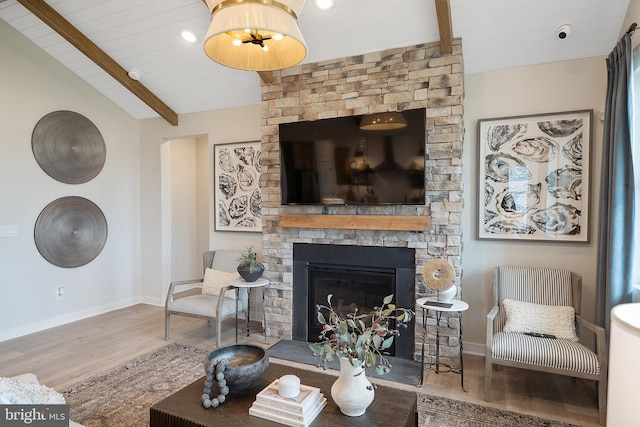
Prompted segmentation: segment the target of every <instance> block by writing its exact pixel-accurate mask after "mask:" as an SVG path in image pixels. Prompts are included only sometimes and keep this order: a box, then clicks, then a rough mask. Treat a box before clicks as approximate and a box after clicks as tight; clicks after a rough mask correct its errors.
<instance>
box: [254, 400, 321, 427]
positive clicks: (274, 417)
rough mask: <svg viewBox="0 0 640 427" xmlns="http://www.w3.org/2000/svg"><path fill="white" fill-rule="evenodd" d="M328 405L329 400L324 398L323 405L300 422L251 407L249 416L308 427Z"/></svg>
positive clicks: (294, 426)
mask: <svg viewBox="0 0 640 427" xmlns="http://www.w3.org/2000/svg"><path fill="white" fill-rule="evenodd" d="M326 405H327V398H326V397H323V398H322V399H321V404H319V405H317V406H316V409H315V410H314V411H311V412H310V413H309V414H308V415H305V416H304V420H303V421H298V420H294V419H292V418H287V417H283V416H279V415H276V414H275V413H271V412H266V411H263V410H261V409H258V408H254V407H253V406H251V408H249V414H250V415H253V416H254V417H259V418H263V419H265V420H270V421H275V422H277V423H280V424H284V425H287V426H291V427H308V426H309V424H311V423H312V422H313V420H315V418H316V417H317V416H318V414H319V413H320V411H322V409H323V408H324V407H325V406H326Z"/></svg>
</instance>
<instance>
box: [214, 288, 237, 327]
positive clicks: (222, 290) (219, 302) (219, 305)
mask: <svg viewBox="0 0 640 427" xmlns="http://www.w3.org/2000/svg"><path fill="white" fill-rule="evenodd" d="M237 290H238V288H236V287H235V286H224V287H222V288H221V289H220V294H219V296H218V308H217V310H216V318H218V319H220V313H222V304H223V303H224V295H225V294H226V293H227V292H228V291H232V292H236V291H237ZM238 297H239V296H238V294H237V293H236V301H237V300H238ZM237 307H238V306H237V305H236V309H237Z"/></svg>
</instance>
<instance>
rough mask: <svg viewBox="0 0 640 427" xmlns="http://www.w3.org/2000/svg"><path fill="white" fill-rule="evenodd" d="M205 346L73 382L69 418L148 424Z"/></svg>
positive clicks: (487, 418) (540, 422) (422, 412)
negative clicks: (152, 410)
mask: <svg viewBox="0 0 640 427" xmlns="http://www.w3.org/2000/svg"><path fill="white" fill-rule="evenodd" d="M209 351H210V350H203V349H198V348H195V347H191V346H187V345H182V344H177V343H173V344H169V345H167V346H165V347H162V348H160V349H158V350H156V351H152V352H150V353H147V354H144V355H142V356H140V357H137V358H135V359H133V360H131V361H129V362H127V363H124V364H122V365H120V366H117V367H115V368H113V369H110V370H108V371H106V372H104V373H102V374H98V375H96V376H94V377H91V378H89V379H87V380H85V381H82V382H80V383H77V384H74V385H72V386H71V387H69V388H67V389H65V390H63V391H62V394H63V395H64V397H65V399H66V401H67V403H68V404H69V406H70V411H71V413H70V417H71V419H72V420H74V421H76V422H78V423H81V424H84V425H85V426H87V427H97V426H100V427H143V426H148V425H149V408H150V407H151V406H153V405H154V404H155V403H157V402H159V401H160V400H162V399H164V398H165V397H167V396H169V395H171V394H172V393H174V392H176V391H177V390H179V389H181V388H183V387H185V386H187V385H189V384H191V383H192V382H193V381H195V380H197V379H198V378H200V377H202V376H203V375H204V367H203V361H204V358H205V357H206V355H207V354H208V353H209ZM418 412H419V415H418V422H419V425H420V426H428V427H441V426H443V427H445V426H446V427H450V426H455V427H466V426H474V427H484V426H492V427H501V426H505V427H506V426H509V427H511V426H519V427H520V426H522V427H531V426H540V427H541V426H548V427H570V426H571V425H570V424H565V423H560V422H555V421H551V420H547V419H542V418H538V417H531V416H527V415H523V414H518V413H515V412H510V411H503V410H499V409H494V408H489V407H486V406H481V405H475V404H472V403H465V402H459V401H456V400H451V399H446V398H441V397H436V396H430V395H427V394H422V393H419V394H418Z"/></svg>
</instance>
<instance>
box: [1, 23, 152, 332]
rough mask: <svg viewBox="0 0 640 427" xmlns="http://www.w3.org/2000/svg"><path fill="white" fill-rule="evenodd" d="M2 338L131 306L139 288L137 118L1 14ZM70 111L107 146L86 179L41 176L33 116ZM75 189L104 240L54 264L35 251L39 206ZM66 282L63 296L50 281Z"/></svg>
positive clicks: (34, 117)
mask: <svg viewBox="0 0 640 427" xmlns="http://www.w3.org/2000/svg"><path fill="white" fill-rule="evenodd" d="M0 58H2V59H1V60H0V62H1V65H0V225H15V226H18V229H19V235H18V236H17V237H2V238H0V289H1V290H2V297H1V298H0V340H5V339H9V338H12V337H16V336H20V335H24V334H27V333H30V332H34V331H37V330H41V329H46V328H49V327H52V326H56V325H58V324H62V323H66V322H68V321H71V320H76V319H79V318H83V317H88V316H91V315H95V314H97V313H100V312H104V311H109V310H112V309H114V308H118V307H122V306H126V305H129V304H131V303H133V302H135V301H137V298H138V297H139V295H140V286H139V283H140V281H139V276H140V270H139V265H140V228H139V218H140V205H139V193H140V177H139V170H138V166H139V157H140V154H139V149H138V147H139V145H138V139H139V136H138V129H139V127H138V126H139V123H138V121H137V120H135V119H133V118H132V117H131V116H129V115H128V114H126V113H125V112H123V111H122V110H121V109H120V108H118V107H117V106H116V105H114V104H113V103H112V102H111V101H109V100H108V99H107V98H105V97H104V96H102V95H101V94H99V93H98V92H97V91H95V90H94V89H93V88H91V87H89V86H88V85H87V84H86V83H85V82H84V81H83V80H81V79H80V78H78V77H77V76H76V75H75V74H73V73H70V72H69V71H68V70H67V69H66V68H64V67H62V66H61V65H60V64H59V63H58V62H57V61H56V60H54V59H53V58H51V57H50V56H49V55H47V54H45V53H44V52H42V50H41V49H39V48H38V47H36V46H35V45H34V44H33V43H32V42H31V41H29V40H27V39H25V38H24V37H23V36H22V35H20V34H19V33H18V32H17V31H15V30H14V29H13V28H11V27H10V26H9V25H8V24H6V23H5V22H4V21H2V20H0ZM57 110H71V111H75V112H77V113H80V114H82V115H84V116H85V117H87V118H88V119H89V120H91V121H92V122H93V123H94V124H95V125H96V126H97V128H98V129H99V130H100V133H101V134H102V137H103V138H104V141H105V145H106V162H105V165H104V168H103V169H102V171H101V172H100V174H99V175H98V176H97V177H96V178H94V179H93V180H91V181H89V182H87V183H84V184H79V185H70V184H64V183H62V182H59V181H56V180H54V179H53V178H51V177H49V176H48V175H47V174H46V173H45V172H44V171H43V170H42V169H41V168H40V167H39V166H38V164H37V163H36V161H35V159H34V157H33V153H32V151H31V132H32V130H33V128H34V126H35V125H36V123H37V122H38V120H40V118H42V117H43V116H44V115H46V114H48V113H50V112H52V111H57ZM64 196H81V197H85V198H87V199H89V200H91V201H93V202H94V203H96V204H97V205H98V206H99V207H100V209H102V211H103V212H104V215H105V217H106V220H107V224H108V237H107V241H106V244H105V247H104V249H103V250H102V252H101V253H100V254H99V255H98V257H97V258H96V259H95V260H93V261H92V262H90V263H89V264H87V265H84V266H82V267H78V268H61V267H57V266H54V265H52V264H50V263H49V262H47V261H46V260H45V259H44V258H43V257H42V256H40V254H39V252H38V250H37V248H36V246H35V243H34V239H33V229H34V225H35V221H36V219H37V217H38V215H39V214H40V212H41V211H42V209H43V208H44V207H45V206H46V205H47V204H49V203H50V202H52V201H53V200H55V199H57V198H60V197H64ZM58 287H64V289H65V293H64V298H63V299H62V300H59V301H57V300H56V288H58Z"/></svg>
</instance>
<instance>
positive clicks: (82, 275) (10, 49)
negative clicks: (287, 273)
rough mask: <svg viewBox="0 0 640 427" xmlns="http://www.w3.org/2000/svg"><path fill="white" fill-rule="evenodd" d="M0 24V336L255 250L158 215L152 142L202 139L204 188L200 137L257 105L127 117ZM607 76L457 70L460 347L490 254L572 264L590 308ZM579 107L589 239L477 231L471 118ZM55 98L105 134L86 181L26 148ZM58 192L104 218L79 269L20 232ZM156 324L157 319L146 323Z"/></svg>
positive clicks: (239, 127) (55, 106)
mask: <svg viewBox="0 0 640 427" xmlns="http://www.w3.org/2000/svg"><path fill="white" fill-rule="evenodd" d="M639 8H640V6H638V2H637V1H635V0H634V1H632V2H631V3H630V6H629V10H628V12H627V16H626V19H625V21H624V24H623V25H622V27H621V28H620V32H621V34H622V33H624V31H626V28H628V26H629V24H630V23H631V22H635V21H637V20H638V19H640V9H639ZM0 34H1V37H0V40H1V42H0V50H1V51H0V52H1V55H2V57H3V58H6V59H3V67H2V69H0V76H1V77H2V79H0V81H2V82H4V83H3V86H2V87H3V91H2V92H3V95H4V96H3V97H2V99H1V100H0V109H1V110H2V111H3V113H4V114H3V116H4V117H5V118H6V120H5V121H4V122H3V130H2V135H3V147H5V150H6V151H5V152H6V153H7V155H3V156H2V159H1V160H0V170H2V176H3V182H5V183H6V185H3V189H2V194H3V196H4V197H3V200H4V202H3V205H2V206H3V207H2V212H3V214H2V217H3V219H2V221H0V222H2V223H3V224H16V225H18V229H19V235H18V236H17V237H15V238H6V239H2V241H1V242H2V245H1V246H0V255H1V256H2V260H3V261H2V265H3V267H2V271H3V274H2V276H3V280H2V281H3V283H5V297H4V301H5V302H4V303H3V310H2V313H1V314H0V319H2V325H3V326H2V328H1V329H0V340H2V341H5V342H6V341H10V340H11V339H14V338H18V337H23V336H26V335H28V334H31V333H35V332H39V331H43V330H46V329H48V328H51V327H54V326H58V325H64V324H67V323H69V322H73V321H76V320H80V319H85V318H89V317H91V316H95V315H99V314H102V313H108V312H110V311H113V310H117V309H121V308H125V307H129V306H133V305H135V304H141V303H142V304H150V305H156V306H161V305H162V304H163V299H164V297H165V295H166V291H167V288H168V285H169V283H170V282H171V280H175V279H180V278H185V277H190V276H191V275H193V274H194V273H195V274H196V275H197V274H198V272H199V271H200V270H201V265H200V260H201V253H202V252H203V251H204V250H207V249H242V248H244V247H246V246H250V245H251V246H253V247H254V248H256V250H257V251H258V252H259V255H260V256H261V257H262V256H263V255H264V254H265V252H266V251H265V246H266V245H265V239H264V238H263V236H262V234H261V233H237V232H234V233H232V232H218V231H216V230H215V229H214V227H213V224H212V223H211V222H210V221H211V219H210V218H205V219H204V220H202V219H201V217H197V218H199V219H198V220H191V221H190V222H189V224H175V223H174V224H167V219H166V216H164V214H163V212H164V213H166V209H167V204H169V205H170V204H171V200H167V199H168V198H167V194H166V193H164V192H163V191H164V190H163V188H165V187H163V185H166V183H163V177H164V176H165V175H163V174H166V170H165V172H163V152H162V151H163V150H166V149H167V147H169V145H167V142H168V141H172V142H171V143H173V142H174V141H184V140H185V139H186V140H190V141H192V140H193V141H195V142H194V144H195V145H194V147H195V148H193V149H194V150H200V149H202V147H201V145H202V144H204V145H205V147H204V150H205V151H204V152H205V155H203V156H198V158H199V159H200V161H201V162H203V164H202V165H201V167H200V170H204V172H202V174H201V175H198V176H195V177H194V178H193V179H194V180H195V181H196V186H198V185H203V186H206V185H208V182H210V181H211V176H212V175H211V171H210V167H209V165H210V164H211V162H212V158H211V157H212V156H211V154H210V153H211V151H210V149H211V147H212V146H214V145H217V144H226V143H234V142H242V141H261V140H263V135H264V133H263V118H264V110H263V106H262V105H261V104H255V105H250V106H246V107H235V108H228V109H222V110H212V111H204V112H198V113H190V114H184V115H181V116H180V124H179V125H178V126H175V127H172V126H171V125H169V124H168V123H166V122H165V121H164V120H162V119H160V118H157V119H144V120H136V119H134V118H132V117H131V116H130V115H128V114H127V113H125V112H124V111H123V110H122V109H120V108H119V107H117V106H116V105H114V104H113V103H112V102H110V101H108V100H107V99H106V98H105V97H104V96H103V95H101V94H100V93H98V92H97V91H95V90H94V89H93V88H91V87H90V86H89V85H88V84H87V83H86V82H84V81H83V80H81V79H80V78H79V77H77V76H76V75H75V74H73V73H71V72H70V71H68V70H67V69H66V68H64V67H63V66H61V65H60V64H59V63H58V62H57V61H55V60H54V59H52V58H51V57H49V56H47V55H46V54H44V53H43V52H42V51H41V50H40V49H39V48H37V47H36V46H35V45H33V44H32V43H31V42H30V41H29V40H27V39H26V38H25V37H24V36H22V35H20V34H19V33H18V32H17V31H15V30H14V29H13V28H11V27H10V26H8V25H7V24H6V23H4V22H3V21H2V22H0ZM462 43H464V40H463V41H462ZM462 60H463V59H462ZM606 74H607V73H606V66H605V58H604V57H603V56H596V57H588V58H582V59H576V60H571V61H563V62H555V63H548V64H540V65H535V66H528V67H520V68H513V69H505V70H499V71H491V72H483V73H477V74H464V82H463V86H464V101H463V108H464V114H463V115H462V117H463V126H462V127H463V129H464V135H463V138H464V139H463V141H462V147H463V150H462V154H461V159H460V164H461V167H462V178H461V179H462V181H461V183H462V188H463V189H464V191H462V192H461V197H462V205H463V206H464V207H463V208H462V211H461V212H460V228H461V232H460V242H459V246H460V247H462V248H464V249H463V251H462V255H460V270H461V271H462V272H463V274H462V277H461V279H460V282H459V283H458V285H459V288H460V294H461V298H462V299H463V300H464V301H466V302H467V303H469V305H470V309H469V310H468V311H467V312H466V313H465V314H464V329H465V330H464V349H465V352H466V353H468V354H471V355H483V354H484V340H485V333H486V331H485V322H486V315H487V313H488V311H489V310H490V308H491V305H492V303H493V301H492V295H491V286H492V269H493V267H495V266H498V265H518V264H525V265H541V266H548V267H562V268H568V269H570V270H573V271H575V272H578V273H580V274H581V275H582V277H583V301H582V306H583V312H582V315H583V317H585V318H586V319H588V320H592V321H593V320H595V305H596V289H595V282H596V280H595V278H596V270H597V252H596V250H597V228H596V225H597V216H598V213H597V212H598V209H597V208H598V203H597V200H598V197H597V194H598V192H599V181H600V164H599V160H600V156H599V151H598V150H599V148H600V147H601V146H602V134H603V123H602V121H601V120H600V119H599V116H598V113H600V112H602V111H603V108H604V98H605V91H606ZM256 78H257V77H256ZM584 109H592V110H593V111H594V116H593V121H592V124H593V129H592V156H593V157H592V165H591V166H592V176H591V189H592V192H591V198H592V204H591V218H590V224H589V231H590V236H591V239H590V243H588V244H558V243H541V242H518V241H491V240H478V239H477V238H476V234H477V232H476V223H477V215H478V214H477V209H476V205H477V201H476V199H477V197H478V194H477V192H478V190H477V187H478V186H477V180H478V176H479V175H478V148H477V147H478V142H477V141H478V134H477V121H478V120H480V119H484V118H493V117H507V116H518V115H527V114H536V113H548V112H560V111H575V110H584ZM56 110H72V111H77V112H81V113H82V114H84V115H85V116H87V117H91V119H92V121H93V122H94V123H95V124H96V125H97V127H98V128H99V129H100V131H101V132H102V134H103V136H104V139H105V141H106V143H107V161H106V163H105V167H104V169H103V170H102V172H101V173H100V175H98V177H97V178H96V179H95V180H93V181H92V182H91V183H87V184H82V185H78V186H75V187H68V186H66V185H63V184H61V183H59V182H55V181H54V180H52V179H50V178H49V177H47V176H46V174H45V173H44V172H43V171H42V170H41V169H40V168H39V166H38V165H37V163H36V162H35V161H34V159H33V155H32V153H31V149H30V138H31V132H32V130H33V127H34V125H35V123H37V121H38V120H39V119H40V118H41V117H43V116H44V115H45V114H47V113H49V112H51V111H56ZM203 141H204V142H203ZM198 147H200V148H198ZM202 166H203V167H202ZM70 188H71V189H72V190H73V191H71V190H70ZM70 193H73V194H75V195H81V196H83V197H87V198H89V199H91V200H94V201H96V203H98V204H99V206H101V208H102V209H103V211H104V213H105V215H106V217H107V218H108V223H109V237H108V243H107V245H106V246H105V248H104V250H103V251H102V253H101V254H100V256H99V257H97V258H96V259H95V260H94V261H93V262H91V263H89V264H87V265H85V266H82V267H80V268H75V269H61V268H56V267H55V266H52V265H50V264H48V263H47V262H46V261H45V260H44V259H43V258H42V257H41V255H40V254H39V253H38V251H37V249H36V247H35V246H34V244H33V236H32V231H31V230H32V229H33V225H34V223H35V221H36V218H37V217H38V214H39V213H40V211H41V210H42V208H43V207H44V206H45V205H46V204H47V203H49V202H50V201H51V200H53V199H55V198H57V197H62V196H64V195H68V194H70ZM177 193H179V191H178V192H176V193H171V197H178V195H177ZM205 193H206V196H205V198H206V200H205V202H204V206H205V210H206V211H207V216H208V214H209V212H211V211H212V209H213V201H212V200H211V198H210V195H209V192H208V191H205ZM171 197H169V199H170V198H171ZM194 216H195V215H194ZM172 227H173V228H172ZM178 227H190V229H188V230H187V233H188V234H189V235H191V236H194V237H193V239H192V240H191V239H189V240H190V241H188V242H187V243H186V244H187V245H188V246H184V247H182V248H181V251H179V252H178V251H176V250H171V249H172V248H174V249H175V246H174V245H177V244H180V245H185V243H184V242H179V243H177V242H176V240H177V238H176V239H174V240H172V239H171V237H169V235H170V234H169V233H170V232H174V233H175V232H176V228H178ZM200 230H204V232H201V231H200ZM195 236H197V237H195ZM267 242H268V241H267ZM178 253H179V254H180V255H179V258H176V257H177V256H178V255H177V254H178ZM8 284H13V285H11V286H9V285H8ZM59 287H63V288H64V298H62V299H60V300H58V299H56V291H57V289H58V288H59ZM161 324H162V323H161V321H159V324H158V328H161V326H160V325H161ZM3 353H4V352H3ZM466 353H465V354H466ZM3 374H4V373H3Z"/></svg>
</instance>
